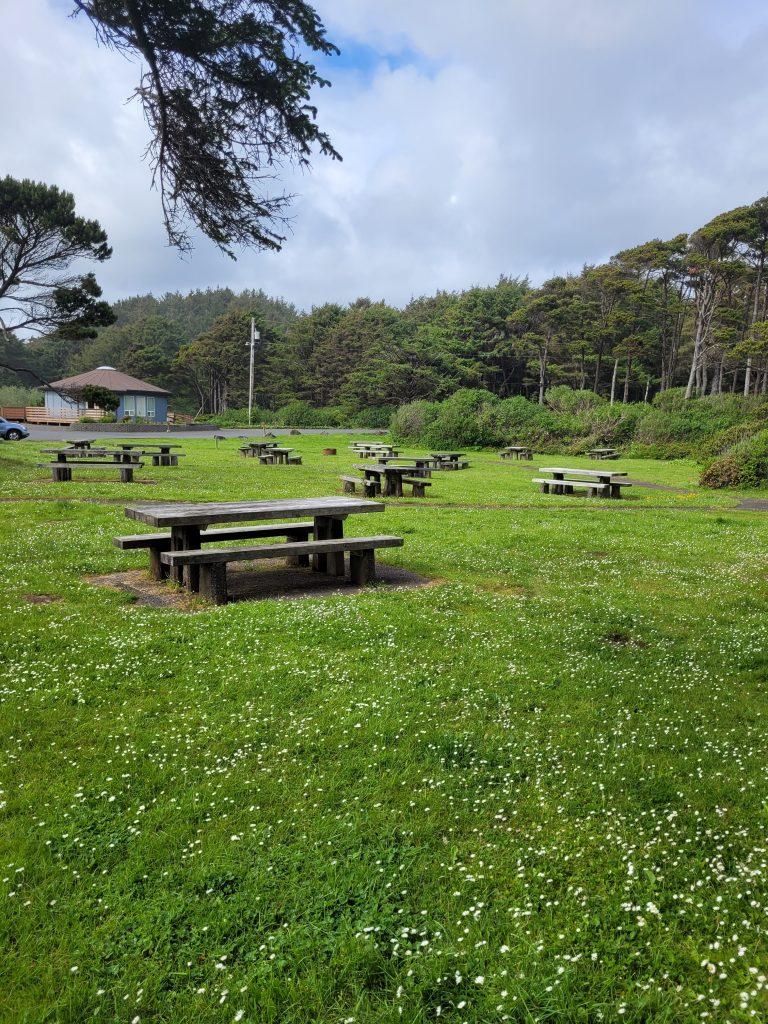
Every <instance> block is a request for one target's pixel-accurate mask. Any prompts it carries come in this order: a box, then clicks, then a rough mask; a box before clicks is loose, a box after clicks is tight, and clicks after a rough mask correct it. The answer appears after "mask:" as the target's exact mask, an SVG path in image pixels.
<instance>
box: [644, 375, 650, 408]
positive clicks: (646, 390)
mask: <svg viewBox="0 0 768 1024" xmlns="http://www.w3.org/2000/svg"><path fill="white" fill-rule="evenodd" d="M650 390H651V378H650V377H649V378H648V380H647V381H646V382H645V394H644V395H643V402H645V404H646V405H647V404H648V395H649V393H650Z"/></svg>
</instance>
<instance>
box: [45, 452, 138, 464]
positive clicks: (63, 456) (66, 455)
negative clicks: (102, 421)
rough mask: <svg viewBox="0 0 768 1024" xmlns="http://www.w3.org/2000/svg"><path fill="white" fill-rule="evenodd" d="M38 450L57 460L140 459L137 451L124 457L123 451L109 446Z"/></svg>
mask: <svg viewBox="0 0 768 1024" xmlns="http://www.w3.org/2000/svg"><path fill="white" fill-rule="evenodd" d="M40 451H41V452H42V453H43V454H44V455H55V456H56V458H57V460H58V461H59V462H67V461H69V460H78V459H79V460H80V461H81V462H90V461H92V460H94V459H97V460H98V459H102V460H104V461H106V460H111V461H112V462H133V463H137V462H139V461H140V455H139V453H136V452H133V453H131V455H130V458H126V457H125V456H126V453H125V452H116V451H114V450H113V449H111V448H41V449H40Z"/></svg>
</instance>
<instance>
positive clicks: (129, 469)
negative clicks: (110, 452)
mask: <svg viewBox="0 0 768 1024" xmlns="http://www.w3.org/2000/svg"><path fill="white" fill-rule="evenodd" d="M120 483H123V484H131V483H133V466H126V465H125V464H123V465H121V466H120Z"/></svg>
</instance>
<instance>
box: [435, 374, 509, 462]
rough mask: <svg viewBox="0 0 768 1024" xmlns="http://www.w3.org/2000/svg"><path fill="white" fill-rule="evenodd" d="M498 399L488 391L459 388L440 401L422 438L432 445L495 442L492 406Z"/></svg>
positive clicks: (453, 445)
mask: <svg viewBox="0 0 768 1024" xmlns="http://www.w3.org/2000/svg"><path fill="white" fill-rule="evenodd" d="M498 401H499V399H498V398H497V397H496V396H495V395H494V394H492V393H491V392H490V391H483V390H481V389H479V388H462V389H461V390H460V391H457V392H456V393H455V394H453V395H451V396H450V398H446V399H445V401H443V402H440V403H439V407H438V411H437V415H436V416H435V417H434V419H433V420H432V421H431V422H430V423H429V425H428V426H427V428H426V431H425V437H424V440H425V441H426V443H427V444H428V445H431V446H432V447H434V448H454V447H457V446H459V447H470V446H471V447H475V446H483V445H493V444H496V443H497V440H496V438H497V434H496V431H495V424H494V421H493V416H492V411H491V410H492V409H493V406H495V405H496V404H497V403H498Z"/></svg>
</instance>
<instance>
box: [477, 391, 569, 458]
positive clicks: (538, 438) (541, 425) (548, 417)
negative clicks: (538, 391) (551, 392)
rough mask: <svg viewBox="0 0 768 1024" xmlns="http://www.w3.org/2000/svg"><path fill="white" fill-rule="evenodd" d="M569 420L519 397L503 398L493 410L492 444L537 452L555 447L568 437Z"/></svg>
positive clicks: (543, 406) (544, 406)
mask: <svg viewBox="0 0 768 1024" xmlns="http://www.w3.org/2000/svg"><path fill="white" fill-rule="evenodd" d="M570 423H571V417H568V416H563V415H562V414H561V415H558V413H556V412H554V411H553V410H552V409H549V408H548V407H547V406H546V405H538V404H537V403H535V402H529V401H528V399H527V398H523V397H522V395H517V396H516V397H515V398H505V399H503V401H501V402H499V403H498V405H496V407H495V409H494V426H495V431H494V441H493V443H494V444H497V445H503V444H515V443H518V444H528V445H531V447H533V448H536V449H537V450H538V451H545V450H546V449H547V448H549V447H551V446H552V445H553V444H554V445H557V444H558V443H560V442H562V441H563V440H564V439H565V438H567V437H568V436H569V434H570V431H569V429H568V425H569V424H570Z"/></svg>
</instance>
